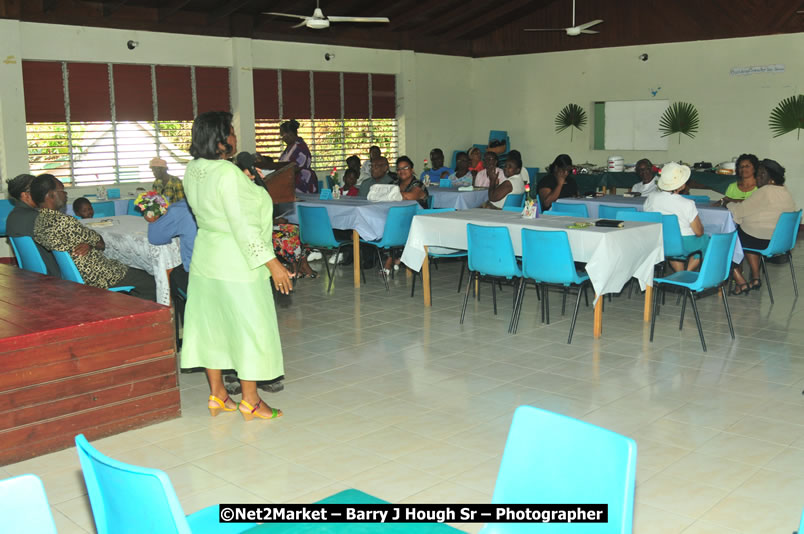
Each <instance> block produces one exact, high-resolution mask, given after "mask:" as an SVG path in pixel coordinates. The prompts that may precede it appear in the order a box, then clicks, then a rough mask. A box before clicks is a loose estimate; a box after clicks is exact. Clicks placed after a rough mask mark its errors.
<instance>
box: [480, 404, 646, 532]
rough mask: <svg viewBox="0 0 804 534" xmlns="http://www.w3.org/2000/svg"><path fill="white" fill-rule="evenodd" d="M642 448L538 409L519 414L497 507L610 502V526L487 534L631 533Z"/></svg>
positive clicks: (515, 526)
mask: <svg viewBox="0 0 804 534" xmlns="http://www.w3.org/2000/svg"><path fill="white" fill-rule="evenodd" d="M636 460H637V445H636V443H635V442H634V440H632V439H631V438H627V437H625V436H621V435H620V434H617V433H615V432H612V431H610V430H606V429H605V428H600V427H599V426H595V425H592V424H589V423H585V422H583V421H579V420H577V419H573V418H572V417H567V416H565V415H559V414H556V413H552V412H548V411H547V410H542V409H540V408H534V407H533V406H520V407H519V408H517V409H516V411H515V412H514V418H513V421H511V429H510V430H509V431H508V439H507V440H506V442H505V450H504V452H503V456H502V461H501V462H500V470H499V472H498V473H497V483H496V484H495V485H494V495H493V496H492V498H491V502H492V503H493V504H498V505H503V504H528V503H546V504H561V503H606V504H607V505H608V522H607V523H570V524H539V525H534V524H532V523H531V524H528V523H489V524H488V525H486V527H485V528H484V529H483V530H481V533H483V534H508V533H515V532H516V533H520V532H523V533H524V532H544V533H554V532H561V533H565V534H580V533H583V534H587V533H590V534H626V533H628V534H630V533H631V531H632V528H633V521H634V487H635V478H636Z"/></svg>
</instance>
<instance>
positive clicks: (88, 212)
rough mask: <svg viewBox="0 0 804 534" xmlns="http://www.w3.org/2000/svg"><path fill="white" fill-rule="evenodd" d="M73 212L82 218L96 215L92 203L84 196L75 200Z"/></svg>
mask: <svg viewBox="0 0 804 534" xmlns="http://www.w3.org/2000/svg"><path fill="white" fill-rule="evenodd" d="M73 213H75V215H76V216H77V217H80V218H81V219H91V218H92V217H94V216H95V210H94V209H93V208H92V203H91V202H90V201H89V200H87V199H86V198H84V197H80V198H76V199H75V200H74V201H73Z"/></svg>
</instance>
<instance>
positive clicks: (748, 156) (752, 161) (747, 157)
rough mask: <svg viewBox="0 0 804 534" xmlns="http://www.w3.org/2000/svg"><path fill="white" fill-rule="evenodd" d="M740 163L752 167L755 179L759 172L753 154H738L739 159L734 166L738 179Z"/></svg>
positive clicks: (757, 162) (757, 161)
mask: <svg viewBox="0 0 804 534" xmlns="http://www.w3.org/2000/svg"><path fill="white" fill-rule="evenodd" d="M741 161H748V162H749V163H750V164H751V165H753V166H754V177H755V178H756V175H757V171H758V170H759V158H757V157H756V156H755V155H753V154H740V157H739V158H737V163H735V164H734V166H735V171H734V172H736V173H737V177H738V178H739V177H740V162H741Z"/></svg>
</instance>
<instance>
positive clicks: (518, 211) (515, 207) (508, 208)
mask: <svg viewBox="0 0 804 534" xmlns="http://www.w3.org/2000/svg"><path fill="white" fill-rule="evenodd" d="M502 210H503V211H515V212H517V213H521V212H522V208H520V207H519V206H503V207H502Z"/></svg>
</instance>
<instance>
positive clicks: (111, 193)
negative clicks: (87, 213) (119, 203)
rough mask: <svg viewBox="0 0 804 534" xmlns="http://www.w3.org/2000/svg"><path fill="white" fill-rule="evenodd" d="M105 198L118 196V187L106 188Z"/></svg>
mask: <svg viewBox="0 0 804 534" xmlns="http://www.w3.org/2000/svg"><path fill="white" fill-rule="evenodd" d="M106 198H120V189H118V188H113V189H107V190H106Z"/></svg>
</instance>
